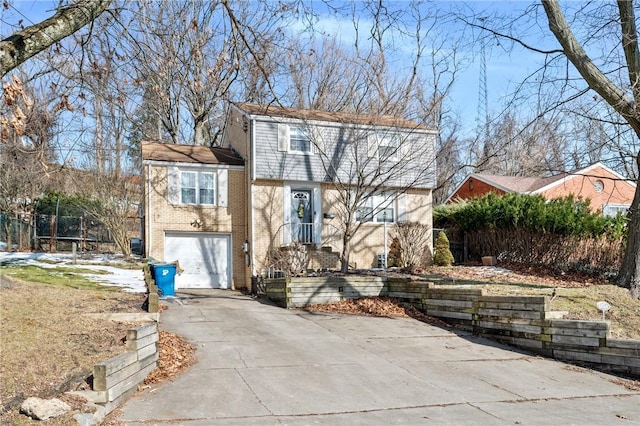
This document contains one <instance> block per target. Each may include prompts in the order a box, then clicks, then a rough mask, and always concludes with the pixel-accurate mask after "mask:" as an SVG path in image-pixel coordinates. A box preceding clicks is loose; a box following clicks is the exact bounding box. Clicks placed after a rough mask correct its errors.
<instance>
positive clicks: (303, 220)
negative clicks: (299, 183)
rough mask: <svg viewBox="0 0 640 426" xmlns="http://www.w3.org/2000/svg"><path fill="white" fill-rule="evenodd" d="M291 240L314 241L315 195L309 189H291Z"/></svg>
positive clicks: (303, 242)
mask: <svg viewBox="0 0 640 426" xmlns="http://www.w3.org/2000/svg"><path fill="white" fill-rule="evenodd" d="M291 241H297V242H299V243H302V244H311V243H313V197H312V191H311V190H307V189H292V190H291Z"/></svg>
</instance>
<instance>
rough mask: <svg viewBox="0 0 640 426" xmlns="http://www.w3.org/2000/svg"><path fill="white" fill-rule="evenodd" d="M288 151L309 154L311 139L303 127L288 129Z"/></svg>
mask: <svg viewBox="0 0 640 426" xmlns="http://www.w3.org/2000/svg"><path fill="white" fill-rule="evenodd" d="M289 151H297V152H311V137H310V136H309V131H308V130H307V129H305V128H304V127H299V126H291V127H290V128H289Z"/></svg>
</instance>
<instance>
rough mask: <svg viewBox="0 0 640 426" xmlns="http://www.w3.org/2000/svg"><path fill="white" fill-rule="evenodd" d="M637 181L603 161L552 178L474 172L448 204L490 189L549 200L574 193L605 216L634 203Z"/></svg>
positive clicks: (623, 209)
mask: <svg viewBox="0 0 640 426" xmlns="http://www.w3.org/2000/svg"><path fill="white" fill-rule="evenodd" d="M635 190H636V184H635V183H633V182H631V181H630V180H628V179H625V178H624V177H623V176H621V175H620V174H618V173H616V172H614V171H613V170H611V169H610V168H608V167H607V166H605V165H604V164H602V163H596V164H593V165H591V166H589V167H586V168H584V169H581V170H578V171H575V172H571V173H561V174H558V175H555V176H549V177H520V176H500V175H491V174H483V173H472V174H470V175H469V176H467V178H466V179H465V180H464V181H463V182H462V183H461V184H460V185H459V186H458V187H457V188H456V190H455V191H454V192H453V194H452V195H451V196H450V197H449V198H448V199H447V201H446V202H445V203H446V204H449V203H455V202H457V201H460V200H466V199H470V198H474V197H480V196H482V195H484V194H486V193H488V192H494V193H496V194H507V193H519V194H531V195H536V194H537V195H541V196H543V197H544V198H546V199H549V200H552V199H557V198H562V197H566V196H568V195H573V196H574V197H576V198H581V199H583V200H586V199H589V200H591V204H590V206H591V209H592V210H593V211H600V212H602V213H603V214H604V215H606V216H614V215H616V214H617V213H625V212H626V211H627V210H628V209H629V207H630V206H631V201H632V200H633V196H634V194H635Z"/></svg>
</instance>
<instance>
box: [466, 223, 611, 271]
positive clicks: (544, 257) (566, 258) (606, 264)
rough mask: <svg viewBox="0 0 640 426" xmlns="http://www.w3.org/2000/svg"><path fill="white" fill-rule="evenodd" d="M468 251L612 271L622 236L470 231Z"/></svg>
mask: <svg viewBox="0 0 640 426" xmlns="http://www.w3.org/2000/svg"><path fill="white" fill-rule="evenodd" d="M467 238H468V243H469V251H470V252H471V253H473V254H475V255H478V256H485V255H494V256H497V257H498V260H499V261H501V262H507V263H524V264H529V265H539V266H547V267H550V268H552V269H554V270H557V271H580V272H593V273H601V274H602V273H613V272H616V271H617V270H618V268H619V267H620V264H621V262H622V254H623V243H622V239H621V238H610V237H606V236H599V237H578V236H571V235H557V234H549V233H542V232H540V233H536V232H532V231H527V230H524V229H515V228H511V229H492V230H482V231H470V232H467Z"/></svg>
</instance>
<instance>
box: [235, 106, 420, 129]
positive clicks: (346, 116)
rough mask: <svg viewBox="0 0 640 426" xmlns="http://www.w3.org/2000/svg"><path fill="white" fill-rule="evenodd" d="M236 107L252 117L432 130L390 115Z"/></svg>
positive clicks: (266, 107) (270, 107)
mask: <svg viewBox="0 0 640 426" xmlns="http://www.w3.org/2000/svg"><path fill="white" fill-rule="evenodd" d="M234 105H235V106H237V107H238V108H240V109H241V110H243V111H244V112H246V113H248V114H250V115H263V116H268V117H283V118H293V119H298V120H315V121H330V122H337V123H351V124H364V125H375V126H388V127H400V128H407V129H420V130H432V129H429V128H428V127H427V126H425V125H423V124H419V123H416V122H414V121H410V120H405V119H402V118H397V117H393V116H389V115H366V114H353V113H347V112H331V111H319V110H309V109H296V108H286V107H279V106H274V105H256V104H249V103H234Z"/></svg>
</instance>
